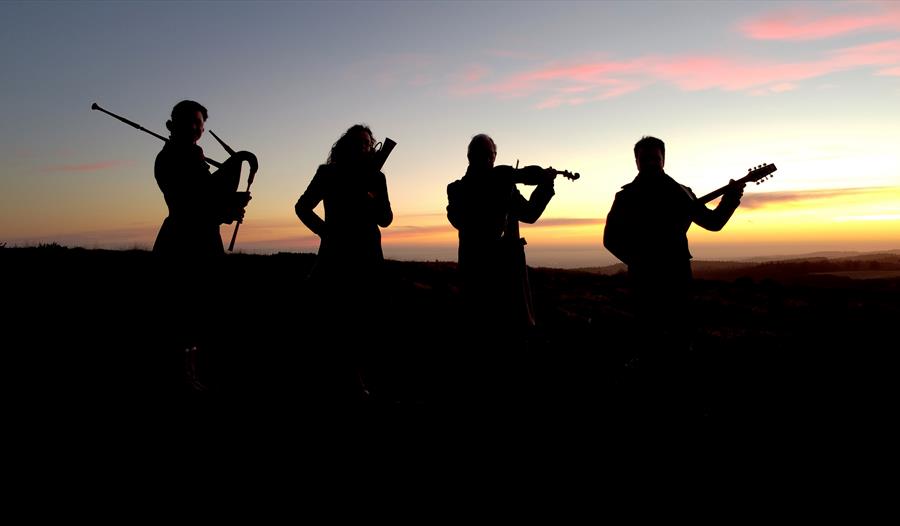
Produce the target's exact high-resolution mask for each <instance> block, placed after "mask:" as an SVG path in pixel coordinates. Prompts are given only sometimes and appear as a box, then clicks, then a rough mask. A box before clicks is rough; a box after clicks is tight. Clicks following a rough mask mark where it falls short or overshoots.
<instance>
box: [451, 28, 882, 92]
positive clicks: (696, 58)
mask: <svg viewBox="0 0 900 526" xmlns="http://www.w3.org/2000/svg"><path fill="white" fill-rule="evenodd" d="M858 68H875V69H876V73H877V74H879V75H897V74H898V71H900V39H892V40H884V41H880V42H874V43H869V44H863V45H858V46H851V47H844V48H840V49H835V50H831V51H828V52H825V53H823V55H822V56H821V58H819V59H814V60H808V61H795V62H783V61H778V60H777V59H759V58H747V57H727V56H723V55H715V54H710V55H682V56H662V55H647V56H641V57H634V58H628V59H615V58H609V57H606V56H601V57H599V58H594V59H588V60H583V61H571V62H569V63H551V64H545V65H540V66H536V67H534V68H532V69H529V70H525V71H519V72H515V73H511V74H507V75H505V76H501V77H497V76H492V75H490V74H489V73H488V71H487V70H486V69H481V70H478V73H479V74H478V75H473V74H468V75H466V74H463V75H460V76H459V77H458V78H459V79H460V80H458V82H457V83H456V84H454V85H453V86H452V87H451V89H450V93H451V94H452V95H455V96H473V95H489V96H493V97H496V98H498V99H501V100H503V99H513V98H526V97H530V98H534V99H537V102H536V103H535V104H534V106H535V107H536V108H539V109H546V108H554V107H558V106H563V105H573V106H574V105H580V104H585V103H588V102H594V101H599V100H604V99H610V98H614V97H620V96H623V95H626V94H628V93H632V92H635V91H638V90H640V89H642V88H644V87H646V86H649V85H651V84H654V83H659V82H665V83H668V84H672V85H674V86H676V87H678V88H680V89H681V90H684V91H698V90H708V89H719V90H722V91H742V92H746V93H748V94H752V95H759V94H765V93H780V92H785V91H791V90H794V89H797V88H798V87H799V84H798V83H799V82H801V81H804V80H809V79H812V78H816V77H821V76H824V75H827V74H830V73H836V72H841V71H847V70H852V69H858Z"/></svg>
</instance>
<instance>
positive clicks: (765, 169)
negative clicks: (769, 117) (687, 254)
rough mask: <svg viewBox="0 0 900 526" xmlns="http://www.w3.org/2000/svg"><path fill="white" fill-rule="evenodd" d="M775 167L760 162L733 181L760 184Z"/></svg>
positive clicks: (721, 191) (715, 194)
mask: <svg viewBox="0 0 900 526" xmlns="http://www.w3.org/2000/svg"><path fill="white" fill-rule="evenodd" d="M777 169H778V168H776V167H775V165H774V164H761V165H759V166H757V167H756V168H750V169H748V170H747V175H745V176H744V177H741V178H740V179H738V180H737V181H735V183H756V184H761V183H763V182H765V181H766V180H767V179H769V178H770V177H775V176H774V175H772V172H774V171H775V170H777ZM575 175H576V176H577V175H578V174H575ZM729 185H730V183H729V184H726V185H725V186H723V187H722V188H719V189H718V190H716V191H714V192H710V193H708V194H706V195H704V196H703V197H700V198H697V202H698V203H700V204H706V203H708V202H710V201H712V200H713V199H715V198H717V197H719V196H720V195H722V194H724V193H725V192H726V191H727V190H728V186H729Z"/></svg>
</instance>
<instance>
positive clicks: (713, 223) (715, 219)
mask: <svg viewBox="0 0 900 526" xmlns="http://www.w3.org/2000/svg"><path fill="white" fill-rule="evenodd" d="M744 186H745V183H738V182H735V181H734V180H733V179H732V180H731V182H730V184H729V186H728V189H727V190H726V191H725V194H724V195H723V196H722V200H721V201H719V205H718V206H717V207H716V208H715V209H713V210H710V209H709V208H707V207H706V205H704V204H701V203H697V202H695V204H694V210H693V214H692V216H691V220H693V222H694V223H697V224H698V225H700V226H701V227H703V228H705V229H706V230H711V231H713V232H718V231H720V230H722V228H723V227H724V226H725V224H726V223H728V220H729V219H731V216H732V215H733V214H734V211H735V210H737V207H738V206H740V204H741V196H743V195H744Z"/></svg>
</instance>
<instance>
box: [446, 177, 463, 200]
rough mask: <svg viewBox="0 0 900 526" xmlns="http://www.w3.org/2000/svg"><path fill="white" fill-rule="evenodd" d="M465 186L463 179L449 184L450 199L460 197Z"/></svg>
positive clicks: (448, 193)
mask: <svg viewBox="0 0 900 526" xmlns="http://www.w3.org/2000/svg"><path fill="white" fill-rule="evenodd" d="M463 185H464V183H463V180H462V179H457V180H455V181H453V182H452V183H450V184H448V185H447V195H449V196H450V197H454V196H457V195H459V194H460V193H461V192H462V191H463Z"/></svg>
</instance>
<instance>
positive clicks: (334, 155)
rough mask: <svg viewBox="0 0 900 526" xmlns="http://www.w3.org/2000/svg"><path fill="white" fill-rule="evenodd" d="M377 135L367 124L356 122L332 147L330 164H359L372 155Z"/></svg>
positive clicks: (329, 156) (329, 157)
mask: <svg viewBox="0 0 900 526" xmlns="http://www.w3.org/2000/svg"><path fill="white" fill-rule="evenodd" d="M374 148H375V136H374V135H372V130H370V129H369V127H368V126H366V125H365V124H354V125H353V126H351V127H350V128H348V129H347V131H345V132H344V134H343V135H341V138H340V139H338V140H337V141H336V142H335V143H334V145H333V146H332V147H331V153H329V154H328V164H357V163H359V162H361V161H362V160H364V159H367V158H369V157H370V156H371V154H372V152H373V151H374Z"/></svg>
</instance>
